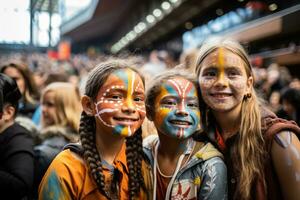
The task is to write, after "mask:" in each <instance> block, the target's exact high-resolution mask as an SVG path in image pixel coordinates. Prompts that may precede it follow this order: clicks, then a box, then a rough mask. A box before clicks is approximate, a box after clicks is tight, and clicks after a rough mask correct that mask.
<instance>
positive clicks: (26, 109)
mask: <svg viewBox="0 0 300 200" xmlns="http://www.w3.org/2000/svg"><path fill="white" fill-rule="evenodd" d="M1 73H4V74H6V75H8V76H9V77H11V78H12V79H14V80H15V81H16V82H17V84H18V87H19V90H20V92H21V94H22V98H21V100H20V102H19V114H20V115H23V116H26V117H28V118H31V117H32V115H33V113H34V111H35V109H36V108H37V106H38V103H37V101H36V100H37V99H38V98H39V94H38V91H37V88H36V85H35V82H34V79H33V77H32V72H30V70H29V69H28V68H27V67H26V66H22V65H19V64H14V63H10V64H8V65H5V66H3V67H2V68H1Z"/></svg>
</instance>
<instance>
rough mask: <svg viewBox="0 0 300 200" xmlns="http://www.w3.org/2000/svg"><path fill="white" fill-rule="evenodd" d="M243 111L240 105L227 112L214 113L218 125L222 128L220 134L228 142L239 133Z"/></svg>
mask: <svg viewBox="0 0 300 200" xmlns="http://www.w3.org/2000/svg"><path fill="white" fill-rule="evenodd" d="M241 109H242V108H241V105H240V106H237V107H236V108H235V109H233V110H230V111H227V112H217V111H213V115H214V117H215V119H216V121H217V124H218V125H219V127H220V128H221V133H220V134H221V135H222V136H223V139H225V140H226V139H227V138H228V137H230V136H231V135H233V134H235V133H236V132H238V131H239V129H240V124H241Z"/></svg>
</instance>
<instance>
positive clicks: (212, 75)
mask: <svg viewBox="0 0 300 200" xmlns="http://www.w3.org/2000/svg"><path fill="white" fill-rule="evenodd" d="M198 79H199V84H200V88H201V92H202V96H203V99H204V101H205V102H206V103H207V104H208V106H209V107H211V108H212V109H213V110H214V111H218V112H225V111H230V110H232V109H234V108H236V107H237V106H239V105H241V103H242V101H243V98H244V95H245V94H246V93H248V92H249V91H250V88H251V85H250V84H248V77H247V73H246V70H245V64H244V62H243V60H242V59H241V58H240V57H239V56H238V55H236V54H234V53H233V52H231V51H229V50H226V49H224V48H219V49H217V50H215V51H213V52H212V53H210V54H209V55H208V56H207V57H206V58H205V59H204V60H203V62H202V64H201V70H200V75H199V77H198Z"/></svg>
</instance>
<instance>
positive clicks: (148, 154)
mask: <svg viewBox="0 0 300 200" xmlns="http://www.w3.org/2000/svg"><path fill="white" fill-rule="evenodd" d="M157 141H158V135H149V136H147V137H146V138H144V139H143V151H144V155H145V161H146V162H147V163H148V164H150V165H153V155H152V150H153V148H154V146H155V144H156V143H157Z"/></svg>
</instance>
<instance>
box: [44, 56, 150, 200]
mask: <svg viewBox="0 0 300 200" xmlns="http://www.w3.org/2000/svg"><path fill="white" fill-rule="evenodd" d="M129 66H130V65H129V64H128V63H125V62H120V61H109V62H106V63H101V64H100V65H98V66H96V67H95V68H94V69H93V70H92V71H91V72H90V74H89V77H88V80H87V83H86V88H85V95H84V96H83V97H82V99H81V103H82V107H83V112H82V114H81V120H80V128H79V133H80V139H81V145H73V146H72V145H71V146H69V148H68V149H65V150H64V151H63V152H62V153H60V154H59V155H58V156H57V157H56V158H55V159H54V161H53V162H52V164H51V165H50V167H49V168H48V170H47V172H46V174H45V176H44V178H43V180H42V182H41V184H40V188H39V199H148V194H150V193H149V192H147V189H149V188H150V185H151V179H150V168H149V167H148V165H147V164H146V162H145V161H144V157H143V148H142V131H141V124H142V122H143V120H144V118H145V115H146V113H145V96H144V90H145V89H144V80H143V77H142V76H141V75H140V74H139V73H138V72H137V71H136V70H135V69H134V68H131V67H129Z"/></svg>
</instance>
